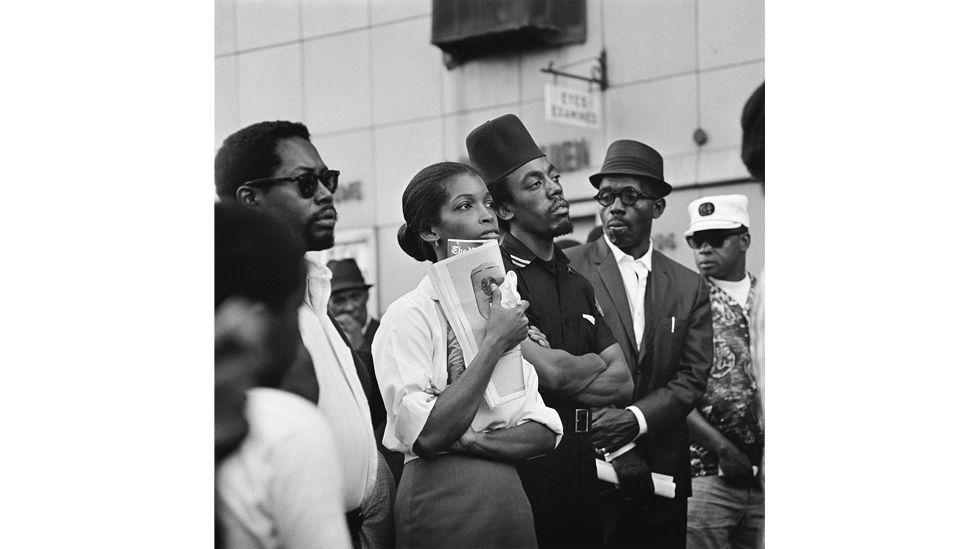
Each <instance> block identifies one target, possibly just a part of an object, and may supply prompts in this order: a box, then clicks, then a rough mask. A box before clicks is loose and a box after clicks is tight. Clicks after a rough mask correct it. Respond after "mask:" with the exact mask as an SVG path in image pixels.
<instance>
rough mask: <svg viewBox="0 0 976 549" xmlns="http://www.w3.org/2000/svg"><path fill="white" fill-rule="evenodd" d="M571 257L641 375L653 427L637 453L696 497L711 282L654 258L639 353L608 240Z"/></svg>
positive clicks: (637, 396) (642, 401) (638, 391)
mask: <svg viewBox="0 0 976 549" xmlns="http://www.w3.org/2000/svg"><path fill="white" fill-rule="evenodd" d="M566 255H567V256H568V257H569V259H570V265H571V266H572V267H573V268H574V269H576V270H577V271H579V272H580V273H582V274H583V276H585V277H586V278H587V279H588V280H589V281H590V283H591V284H593V289H594V290H595V292H596V300H597V303H599V304H600V308H601V309H603V315H604V318H605V319H606V322H607V325H609V326H610V330H611V331H612V332H613V335H614V337H616V338H617V342H618V343H620V348H621V349H623V352H624V356H625V357H626V358H627V364H628V366H630V369H631V373H633V375H634V399H633V403H632V404H633V405H635V406H637V407H638V408H640V409H641V411H643V412H644V417H645V418H646V419H647V434H645V435H643V436H641V437H640V438H639V439H637V451H638V452H640V454H641V456H642V457H643V458H644V459H645V460H647V462H648V464H650V466H651V470H652V471H654V472H656V473H663V474H666V475H671V476H673V477H675V483H676V484H677V496H678V497H682V496H683V497H688V496H689V495H690V494H691V474H690V455H689V450H688V445H689V440H688V424H687V422H686V419H685V418H687V416H688V414H689V413H690V412H691V411H692V409H694V407H695V405H696V404H697V403H698V400H699V399H700V398H701V396H702V393H703V392H704V391H705V385H706V383H707V381H708V372H709V370H710V369H711V367H712V314H711V305H710V301H709V298H708V287H707V286H706V285H705V280H704V278H702V277H701V275H699V274H697V273H695V272H694V271H692V270H690V269H688V268H686V267H684V266H682V265H680V264H678V263H677V262H675V261H673V260H671V259H669V258H668V257H667V256H665V255H664V254H662V253H660V252H657V251H654V252H653V253H652V255H651V274H650V276H649V277H648V288H647V289H646V290H645V292H644V310H645V315H644V320H645V323H644V335H643V339H642V342H641V346H640V348H639V349H638V348H637V346H636V341H637V339H636V338H635V337H634V322H633V319H632V318H631V315H630V307H629V305H628V303H627V292H626V290H624V283H623V279H622V278H621V277H620V270H619V268H618V267H617V262H616V260H615V259H614V257H613V253H611V251H610V247H609V246H607V243H606V241H605V240H604V239H602V238H600V239H599V240H596V241H594V242H591V243H589V244H585V245H582V246H575V247H573V248H569V249H567V250H566ZM648 311H649V313H648ZM672 317H673V318H674V331H673V333H672V330H671V319H672Z"/></svg>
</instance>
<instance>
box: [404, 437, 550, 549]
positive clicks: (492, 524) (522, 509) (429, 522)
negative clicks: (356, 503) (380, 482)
mask: <svg viewBox="0 0 976 549" xmlns="http://www.w3.org/2000/svg"><path fill="white" fill-rule="evenodd" d="M393 519H394V523H395V527H396V546H397V547H398V548H405V549H406V548H410V549H413V548H424V549H426V548H434V547H444V548H458V549H462V548H463V549H467V548H474V547H483V548H486V549H487V548H495V547H504V548H508V547H530V548H535V547H536V539H535V527H534V526H533V521H532V508H531V507H530V506H529V500H528V498H526V497H525V490H523V489H522V481H521V480H519V476H518V472H517V471H516V470H515V466H514V465H511V464H508V463H501V462H497V461H488V460H485V459H480V458H475V457H471V456H462V455H456V454H445V455H441V456H437V458H435V459H431V460H429V459H415V460H413V461H411V462H409V463H407V464H406V465H405V466H404V468H403V477H402V478H401V479H400V485H399V486H398V487H397V495H396V505H395V507H394V511H393Z"/></svg>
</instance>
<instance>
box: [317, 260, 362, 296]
mask: <svg viewBox="0 0 976 549" xmlns="http://www.w3.org/2000/svg"><path fill="white" fill-rule="evenodd" d="M326 266H327V267H329V270H330V271H332V293H337V292H341V291H344V290H359V289H363V290H366V289H368V288H371V287H372V286H373V285H372V284H366V280H364V279H363V273H362V271H360V270H359V265H358V264H357V263H356V260H355V259H353V258H351V257H350V258H346V259H339V260H335V259H333V260H332V261H329V262H328V263H327V264H326Z"/></svg>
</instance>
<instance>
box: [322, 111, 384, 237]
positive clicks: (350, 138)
mask: <svg viewBox="0 0 976 549" xmlns="http://www.w3.org/2000/svg"><path fill="white" fill-rule="evenodd" d="M309 129H310V130H311V131H312V132H314V131H315V128H312V127H309ZM312 144H313V145H315V148H316V149H318V151H319V155H320V156H321V157H322V161H323V162H325V164H326V165H327V166H328V167H330V168H332V169H334V170H339V171H340V172H341V173H340V175H339V187H340V189H341V188H343V187H345V188H350V187H351V186H353V185H357V182H358V187H359V189H360V193H361V198H358V199H356V198H352V197H350V198H347V199H345V200H341V201H339V202H336V211H338V212H339V222H338V224H337V226H336V228H337V229H343V230H345V229H351V228H357V227H371V226H373V225H375V224H376V219H375V217H376V213H375V212H376V204H377V203H379V202H381V201H384V200H387V197H386V196H383V197H380V196H378V195H377V194H376V189H375V185H374V184H373V135H372V130H363V131H359V132H350V133H341V134H337V135H329V136H322V137H315V138H313V139H312ZM337 194H340V195H341V194H342V193H341V192H338V193H337Z"/></svg>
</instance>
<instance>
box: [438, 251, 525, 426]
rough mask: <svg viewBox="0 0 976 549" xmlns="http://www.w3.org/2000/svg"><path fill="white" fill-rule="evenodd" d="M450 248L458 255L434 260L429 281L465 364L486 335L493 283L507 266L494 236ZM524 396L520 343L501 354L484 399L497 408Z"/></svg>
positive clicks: (499, 282)
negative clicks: (490, 238)
mask: <svg viewBox="0 0 976 549" xmlns="http://www.w3.org/2000/svg"><path fill="white" fill-rule="evenodd" d="M448 249H449V250H452V251H453V250H456V251H457V252H458V253H457V255H453V256H452V257H449V258H447V259H445V260H443V261H438V262H437V263H434V265H433V267H431V270H430V280H431V282H432V283H433V285H434V288H435V290H436V291H437V294H438V298H439V300H440V303H441V309H442V310H443V312H444V316H445V317H446V318H447V321H448V323H449V324H450V325H451V329H452V330H453V331H454V335H455V337H456V338H457V340H458V344H459V345H460V347H461V352H462V353H463V355H464V365H465V367H467V366H469V365H470V364H471V360H472V359H474V357H475V355H477V354H478V349H479V346H480V345H481V342H482V341H484V338H485V329H486V326H487V318H488V309H489V306H490V303H491V284H492V283H495V284H496V285H498V286H502V285H503V283H505V279H506V276H505V268H504V265H503V263H502V255H501V252H500V251H499V247H498V242H496V241H494V240H481V241H471V240H462V241H458V240H449V241H448ZM524 395H525V378H524V376H523V372H522V348H521V346H520V345H517V346H516V347H515V348H513V349H512V350H510V351H508V352H507V353H505V354H504V355H502V357H501V358H500V359H498V363H497V364H496V365H495V370H494V372H493V373H492V376H491V380H490V381H489V382H488V388H487V389H486V390H485V401H486V403H487V404H488V407H489V408H490V409H494V408H495V407H497V406H499V405H502V404H505V403H506V402H510V401H513V400H515V399H518V398H520V397H523V396H524Z"/></svg>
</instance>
